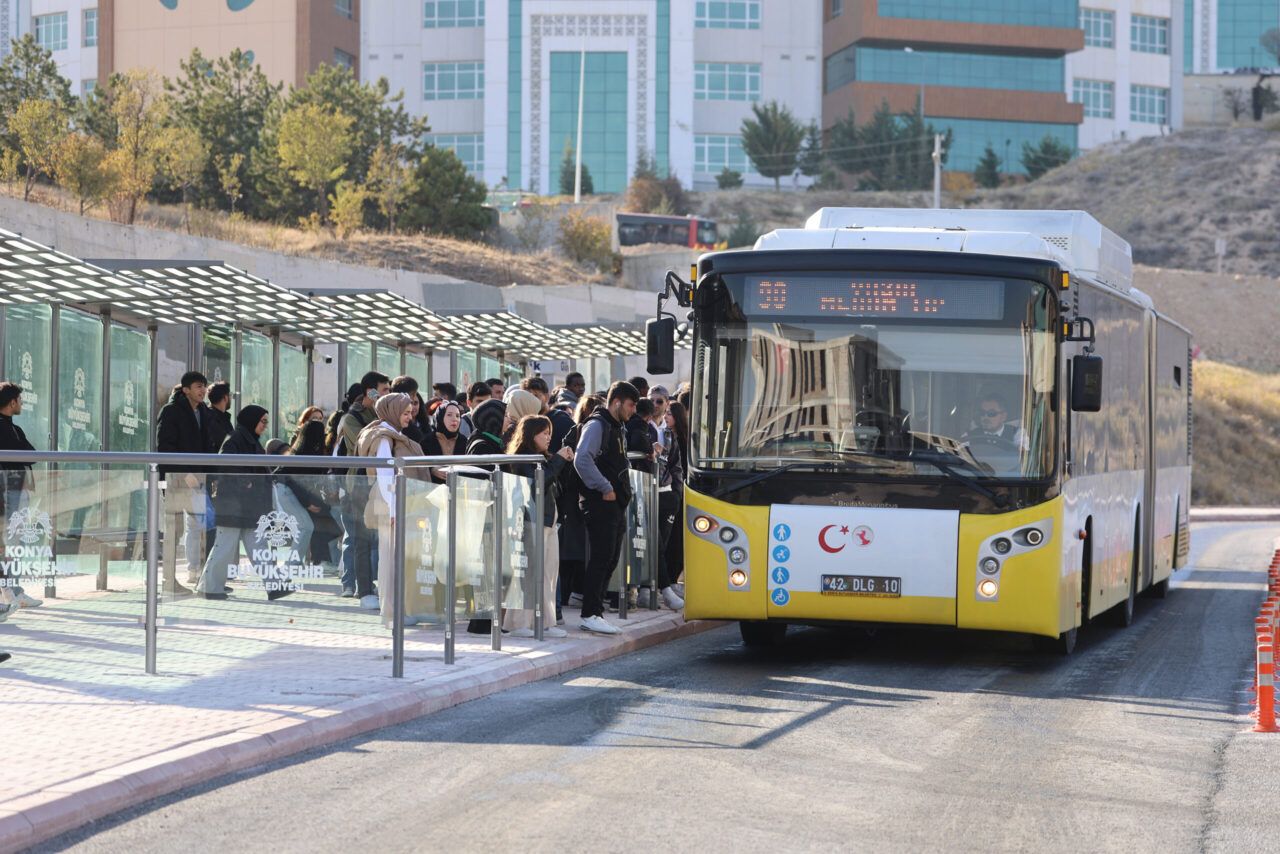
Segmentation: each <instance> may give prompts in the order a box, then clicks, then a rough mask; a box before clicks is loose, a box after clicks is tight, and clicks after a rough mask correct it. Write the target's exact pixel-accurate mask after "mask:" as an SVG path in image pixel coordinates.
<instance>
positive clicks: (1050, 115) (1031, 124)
mask: <svg viewBox="0 0 1280 854" xmlns="http://www.w3.org/2000/svg"><path fill="white" fill-rule="evenodd" d="M823 11H824V19H825V24H824V27H823V38H822V55H823V88H822V116H823V127H825V128H830V127H831V126H832V125H833V124H834V123H835V122H836V121H838V120H840V119H843V118H844V117H845V116H846V115H847V114H848V113H849V111H850V110H852V111H853V113H854V116H855V118H856V120H857V121H858V122H859V123H862V122H864V121H867V120H869V119H870V118H871V115H872V113H873V112H874V111H875V110H876V108H877V107H878V106H879V105H880V104H881V102H883V101H887V102H888V103H889V106H890V108H891V109H893V111H894V112H903V111H909V110H915V109H919V108H920V105H921V101H923V112H924V116H925V118H926V120H927V121H929V122H930V123H932V124H933V125H934V126H935V127H936V128H938V129H939V130H942V129H945V128H950V129H951V131H952V134H953V136H954V139H953V142H952V146H951V150H950V152H948V158H947V168H948V169H954V170H964V171H968V170H972V169H973V168H974V166H975V165H976V163H977V161H978V159H979V158H980V157H981V156H982V153H983V150H984V149H985V148H986V147H987V146H988V145H990V146H991V147H992V148H993V150H995V152H996V153H997V156H999V157H1000V158H1001V160H1002V162H1003V163H1004V164H1006V165H1005V166H1003V167H1002V168H1003V169H1004V170H1005V171H1021V170H1020V169H1015V168H1012V164H1014V163H1016V162H1017V158H1018V156H1019V154H1020V153H1021V150H1022V144H1023V143H1024V142H1031V143H1036V142H1039V141H1040V140H1041V139H1043V138H1044V137H1045V136H1046V135H1049V136H1053V137H1056V138H1058V139H1059V140H1061V141H1062V142H1064V143H1066V144H1067V145H1070V146H1071V147H1072V148H1076V147H1078V145H1079V126H1080V123H1081V121H1082V120H1083V118H1084V115H1083V113H1084V109H1083V107H1082V106H1081V105H1080V104H1075V103H1071V102H1070V101H1069V100H1068V98H1067V94H1066V83H1065V81H1066V79H1067V78H1066V56H1067V55H1068V54H1070V53H1073V52H1075V51H1079V50H1081V49H1082V48H1083V47H1084V34H1083V33H1082V32H1081V31H1080V29H1079V15H1078V10H1077V5H1076V3H1075V2H1074V0H1071V2H1067V0H1039V2H1034V3H1031V2H1027V1H1026V0H823Z"/></svg>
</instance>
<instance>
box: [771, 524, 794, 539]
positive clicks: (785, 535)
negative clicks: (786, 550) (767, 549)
mask: <svg viewBox="0 0 1280 854" xmlns="http://www.w3.org/2000/svg"><path fill="white" fill-rule="evenodd" d="M773 538H774V539H775V540H777V541H778V542H780V543H785V542H786V541H787V540H788V539H790V538H791V528H790V527H789V526H787V525H779V526H778V527H776V528H774V529H773Z"/></svg>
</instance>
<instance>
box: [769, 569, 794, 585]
mask: <svg viewBox="0 0 1280 854" xmlns="http://www.w3.org/2000/svg"><path fill="white" fill-rule="evenodd" d="M790 580H791V573H789V572H787V571H786V569H784V568H783V567H781V566H776V567H774V568H773V583H774V584H778V585H782V584H786V583H787V582H788V581H790Z"/></svg>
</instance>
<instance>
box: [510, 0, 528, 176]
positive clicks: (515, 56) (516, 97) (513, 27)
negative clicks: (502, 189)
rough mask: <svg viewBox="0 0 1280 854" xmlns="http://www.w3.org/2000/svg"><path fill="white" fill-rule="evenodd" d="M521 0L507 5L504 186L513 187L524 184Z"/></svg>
mask: <svg viewBox="0 0 1280 854" xmlns="http://www.w3.org/2000/svg"><path fill="white" fill-rule="evenodd" d="M522 5H523V4H522V2H521V0H510V2H509V3H508V4H507V186H508V187H510V188H511V189H513V190H519V189H522V188H523V187H524V176H523V175H522V173H521V169H520V134H521V133H522V132H523V130H524V125H523V122H522V119H521V115H520V109H521V106H520V104H521V100H522V97H521V87H520V81H521V77H522V73H523V72H522V65H521V63H522V61H523V57H522V51H521V45H522V44H523V38H522V35H521V33H522V32H523V29H524V28H523V26H522V25H521V21H522V19H521V17H520V15H521V6H522Z"/></svg>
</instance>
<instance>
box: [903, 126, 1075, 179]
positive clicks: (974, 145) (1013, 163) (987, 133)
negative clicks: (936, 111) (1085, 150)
mask: <svg viewBox="0 0 1280 854" xmlns="http://www.w3.org/2000/svg"><path fill="white" fill-rule="evenodd" d="M927 121H928V122H929V123H930V124H932V125H933V127H934V128H935V129H936V130H937V131H939V132H940V133H945V132H946V130H947V129H948V128H950V129H951V134H952V141H951V150H950V151H949V152H947V164H946V168H947V169H950V170H955V171H958V172H972V171H973V170H974V168H976V167H977V165H978V161H979V160H980V159H981V158H982V152H983V150H984V149H985V148H986V147H987V146H988V145H990V146H991V148H992V150H994V151H995V153H996V156H997V157H999V158H1000V161H1001V163H1000V171H1001V172H1007V173H1021V172H1024V171H1026V170H1024V169H1023V168H1022V160H1021V158H1022V144H1023V143H1024V142H1029V143H1031V144H1032V145H1036V144H1038V143H1039V142H1040V140H1042V139H1044V137H1045V136H1046V135H1049V136H1053V137H1056V138H1057V139H1059V140H1061V141H1062V142H1065V143H1066V144H1067V145H1070V146H1071V147H1072V149H1076V148H1078V145H1079V137H1078V130H1079V128H1078V126H1076V125H1072V124H1056V123H1049V122H1002V121H995V120H989V119H951V118H945V117H943V118H939V117H937V116H929V117H928V118H927ZM1006 151H1007V156H1008V162H1005V158H1006Z"/></svg>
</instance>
